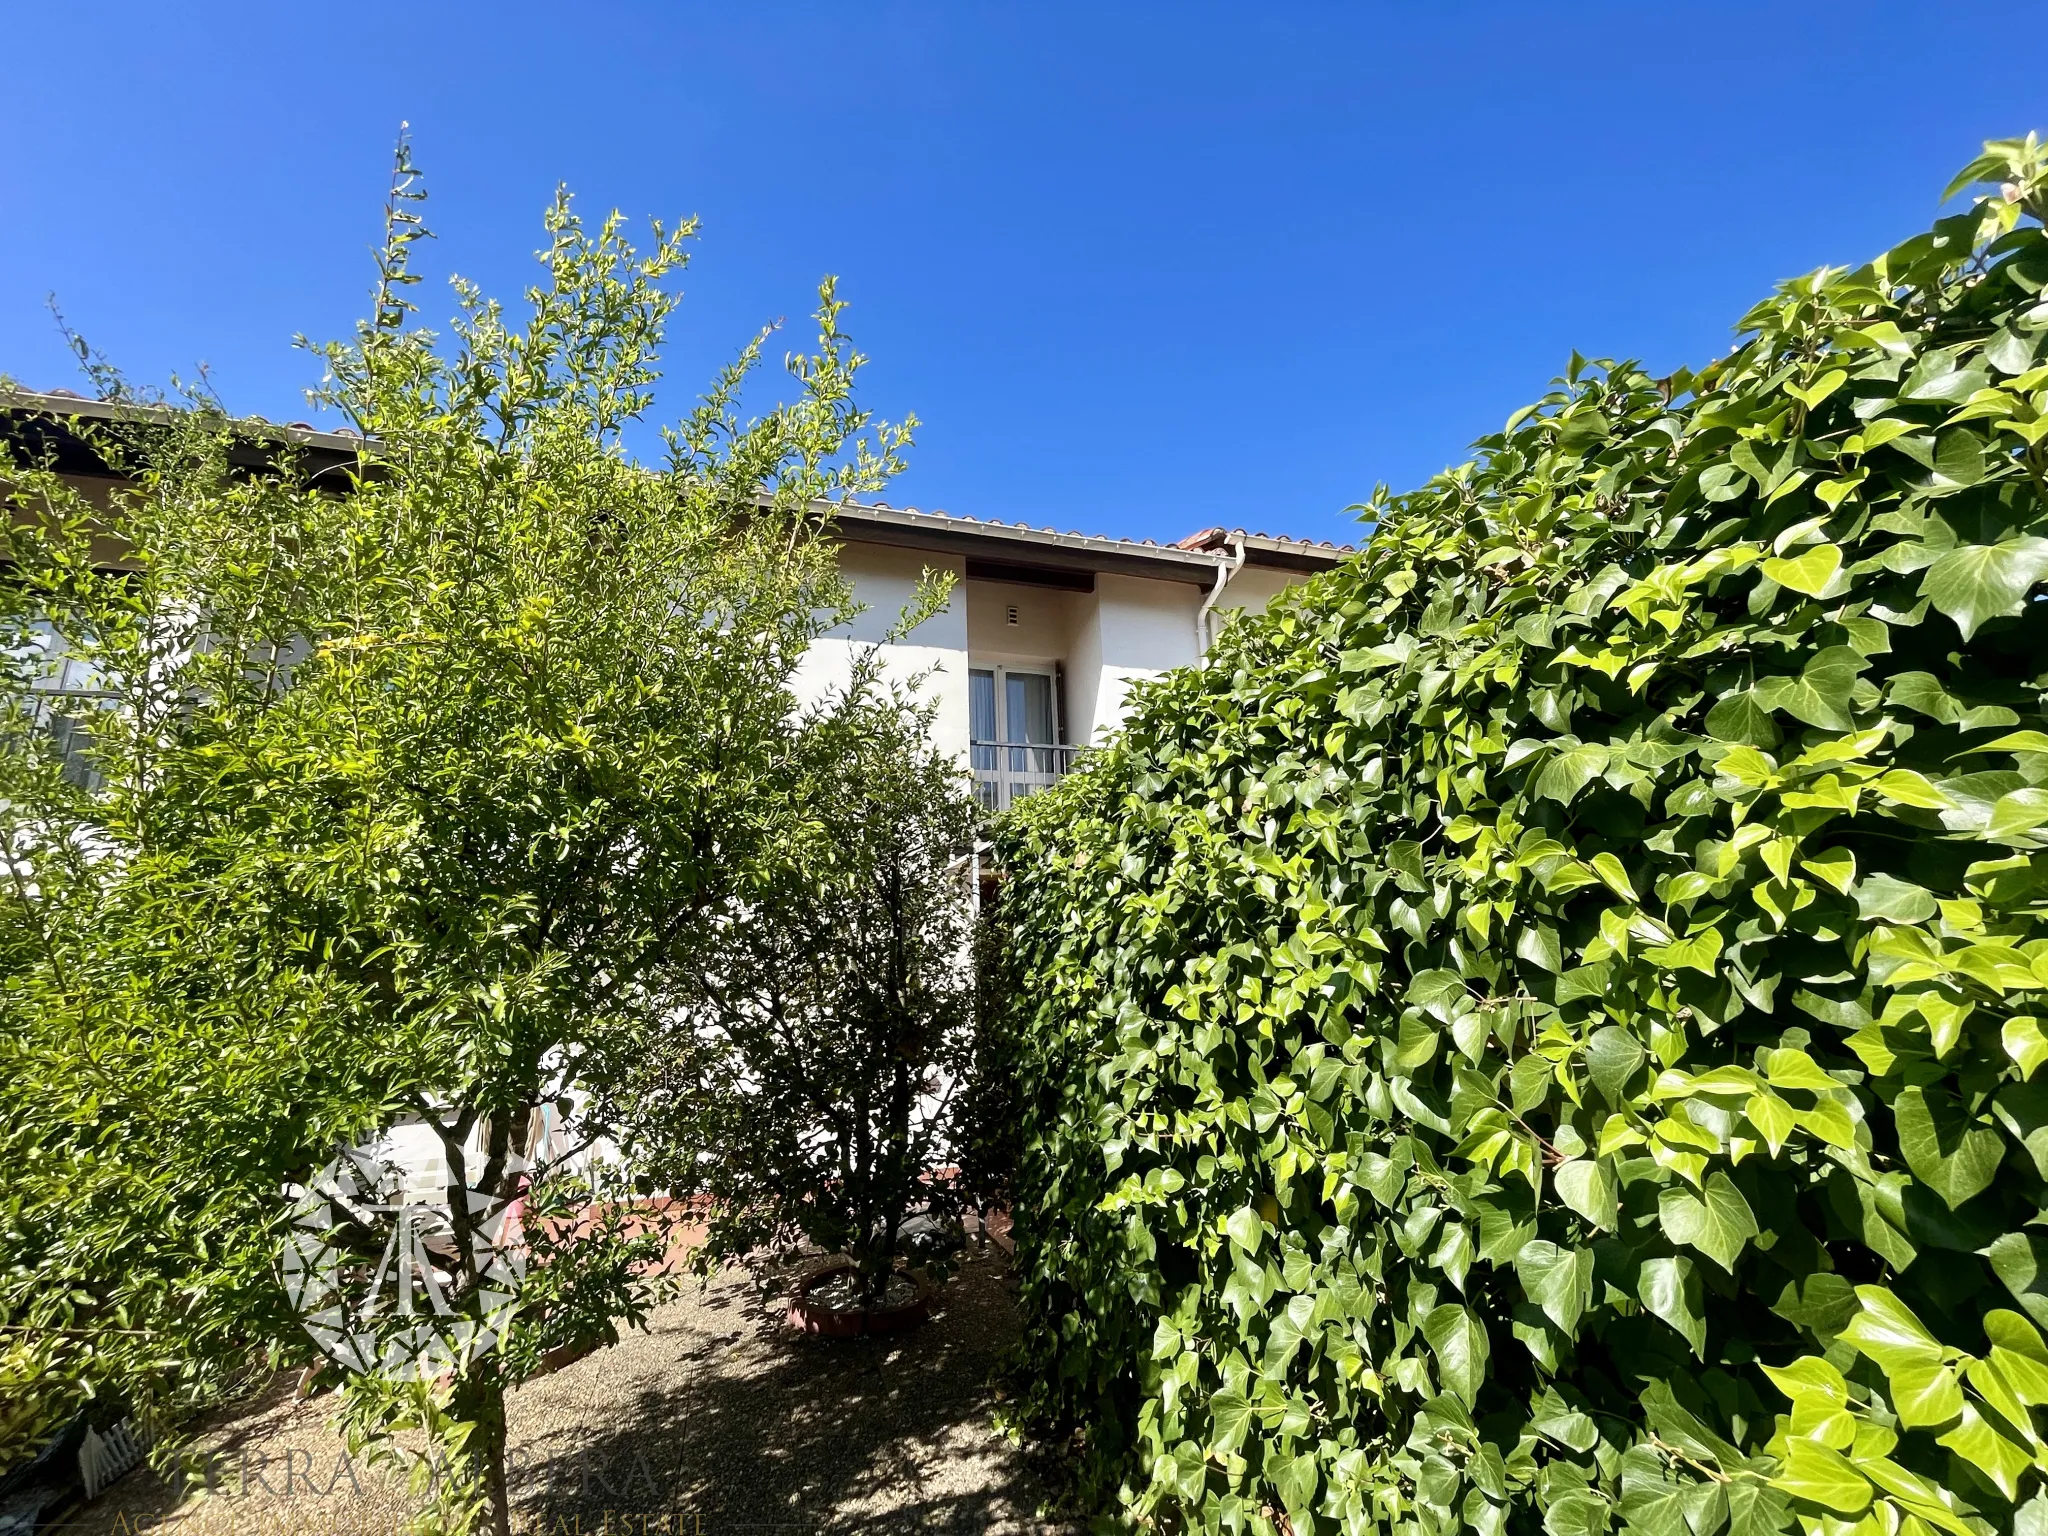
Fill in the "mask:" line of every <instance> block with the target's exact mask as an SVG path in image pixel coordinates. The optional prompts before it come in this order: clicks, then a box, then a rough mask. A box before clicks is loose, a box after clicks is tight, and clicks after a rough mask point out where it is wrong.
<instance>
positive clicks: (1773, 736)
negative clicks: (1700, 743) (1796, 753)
mask: <svg viewBox="0 0 2048 1536" xmlns="http://www.w3.org/2000/svg"><path fill="white" fill-rule="evenodd" d="M1707 734H1708V735H1709V736H1711V737H1713V738H1714V739H1715V740H1716V741H1728V742H1734V743H1736V744H1737V745H1740V746H1749V747H1775V746H1776V745H1777V744H1778V743H1779V742H1780V741H1782V740H1783V739H1784V737H1783V735H1782V734H1781V733H1780V732H1779V730H1778V725H1777V722H1776V721H1775V720H1773V719H1772V718H1771V711H1770V710H1769V709H1767V708H1766V707H1765V706H1764V704H1763V701H1762V700H1760V699H1759V698H1758V697H1757V694H1756V690H1755V689H1753V688H1744V689H1742V690H1741V691H1739V692H1736V693H1731V694H1729V695H1728V696H1727V697H1725V698H1723V699H1721V700H1719V701H1717V702H1716V703H1715V705H1714V707H1713V708H1712V709H1710V710H1708V711H1707Z"/></svg>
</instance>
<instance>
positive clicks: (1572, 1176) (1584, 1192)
mask: <svg viewBox="0 0 2048 1536" xmlns="http://www.w3.org/2000/svg"><path fill="white" fill-rule="evenodd" d="M1533 1059H1535V1060H1541V1059H1542V1058H1541V1057H1536V1058H1533ZM1551 1177H1552V1180H1553V1181H1554V1182H1555V1184H1556V1186H1557V1197H1558V1199H1560V1200H1562V1201H1563V1202H1564V1203H1565V1204H1566V1205H1567V1206H1568V1207H1570V1208H1571V1209H1572V1210H1573V1211H1575V1212H1577V1213H1578V1214H1579V1215H1580V1216H1581V1217H1583V1218H1584V1219H1585V1220H1586V1222H1587V1223H1588V1224H1589V1225H1591V1226H1595V1227H1598V1228H1600V1229H1601V1230H1602V1231H1603V1232H1611V1231H1613V1230H1614V1223H1615V1218H1616V1215H1617V1212H1618V1206H1617V1203H1616V1196H1615V1189H1614V1175H1613V1174H1611V1173H1609V1172H1608V1171H1607V1170H1606V1169H1605V1168H1604V1167H1602V1166H1601V1165H1600V1164H1599V1163H1598V1162H1596V1161H1594V1160H1593V1159H1592V1158H1587V1157H1580V1158H1574V1159H1572V1160H1571V1161H1570V1162H1568V1163H1563V1164H1560V1165H1559V1167H1558V1169H1557V1172H1556V1173H1554V1174H1553V1175H1551Z"/></svg>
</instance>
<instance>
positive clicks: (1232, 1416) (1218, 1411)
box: [1209, 1387, 1253, 1455]
mask: <svg viewBox="0 0 2048 1536" xmlns="http://www.w3.org/2000/svg"><path fill="white" fill-rule="evenodd" d="M1252 1419H1253V1410H1252V1404H1251V1399H1250V1398H1248V1397H1246V1396H1245V1395H1244V1394H1243V1393H1242V1392H1237V1391H1233V1390H1231V1389H1230V1388H1228V1387H1225V1388H1224V1389H1223V1390H1222V1391H1220V1392H1217V1393H1215V1394H1214V1395H1212V1396H1211V1397H1210V1399H1209V1424H1210V1439H1209V1449H1210V1450H1211V1451H1212V1452H1216V1453H1218V1454H1221V1455H1229V1454H1230V1453H1231V1452H1232V1451H1235V1450H1236V1449H1237V1448H1238V1447H1239V1446H1241V1445H1243V1444H1244V1439H1245V1436H1246V1434H1248V1433H1249V1432H1250V1430H1251V1427H1252Z"/></svg>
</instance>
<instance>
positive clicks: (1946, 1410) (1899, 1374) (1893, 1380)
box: [1885, 1363, 1963, 1429]
mask: <svg viewBox="0 0 2048 1536" xmlns="http://www.w3.org/2000/svg"><path fill="white" fill-rule="evenodd" d="M1885 1380H1886V1381H1887V1382H1888V1383H1889V1384H1890V1386H1891V1389H1892V1390H1891V1398H1892V1412H1894V1413H1896V1414H1897V1415H1898V1416H1899V1422H1900V1423H1901V1424H1903V1425H1905V1426H1906V1428H1908V1429H1931V1428H1933V1427H1934V1426H1935V1425H1937V1424H1946V1423H1947V1422H1948V1421H1949V1420H1950V1419H1952V1418H1954V1417H1955V1416H1956V1415H1957V1414H1959V1413H1961V1412H1962V1411H1963V1389H1962V1387H1961V1386H1960V1385H1959V1384H1958V1383H1957V1381H1956V1375H1955V1372H1954V1371H1951V1370H1950V1369H1949V1368H1948V1367H1947V1366H1945V1365H1941V1364H1939V1363H1936V1364H1934V1365H1902V1366H1900V1367H1899V1368H1898V1369H1897V1370H1895V1371H1887V1372H1885Z"/></svg>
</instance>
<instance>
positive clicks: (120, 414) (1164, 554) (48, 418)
mask: <svg viewBox="0 0 2048 1536" xmlns="http://www.w3.org/2000/svg"><path fill="white" fill-rule="evenodd" d="M174 411H175V407H171V406H163V405H139V404H131V403H128V402H125V401H114V400H89V399H87V398H85V397H84V396H82V395H76V394H73V393H72V392H71V391H69V390H61V389H60V390H50V391H47V392H40V391H35V390H19V389H17V390H0V416H7V417H12V418H14V419H15V420H16V421H17V422H19V423H23V424H25V425H27V426H28V427H29V428H30V429H31V430H34V431H39V432H43V433H46V434H48V435H49V437H50V439H51V442H52V445H53V446H54V447H55V449H56V450H57V455H58V464H57V467H58V468H59V469H60V470H62V471H64V472H66V473H69V474H81V475H93V474H106V473H107V472H108V471H107V469H106V466H105V465H103V464H102V463H100V461H99V460H98V458H97V457H96V456H95V455H93V453H92V451H91V449H90V447H89V445H87V444H86V443H84V442H81V441H79V440H78V439H77V438H76V437H75V436H74V435H73V434H71V433H69V432H67V431H65V430H64V426H63V422H64V419H65V418H67V417H93V418H98V419H100V420H104V421H144V422H147V421H168V420H170V419H171V417H172V415H173V414H174ZM244 425H246V426H248V427H249V428H250V429H251V431H252V433H253V434H254V435H255V436H256V437H257V438H259V439H267V440H268V441H269V442H272V443H284V444H290V445H291V446H292V447H294V448H296V449H297V450H298V452H299V453H300V455H301V456H302V461H303V462H305V463H307V464H309V465H310V466H311V467H312V468H313V470H314V473H315V474H316V475H318V474H319V473H320V472H322V471H324V470H327V469H330V468H334V467H338V466H340V465H342V464H355V463H357V462H359V456H360V455H361V454H362V452H363V448H364V441H363V439H362V438H360V437H358V436H357V435H356V434H355V433H353V432H347V431H342V432H322V431H318V430H315V429H314V428H313V427H311V426H309V425H307V424H306V423H304V422H291V423H289V424H284V423H277V422H265V421H262V420H261V419H252V420H246V421H245V422H244ZM372 451H373V453H374V448H373V450H372ZM237 457H238V460H240V459H242V458H244V457H245V458H246V462H247V463H248V464H249V465H250V466H251V467H252V468H253V467H260V466H262V465H264V464H266V463H268V462H269V455H268V452H267V451H266V449H265V448H263V447H262V446H258V445H252V446H251V447H250V448H249V449H248V450H246V454H245V455H237ZM835 522H836V526H837V530H838V532H839V535H840V537H841V538H843V539H845V540H847V541H848V542H851V543H859V544H881V545H889V546H892V547H895V548H899V549H917V550H925V551H928V552H932V553H937V554H955V555H959V556H962V557H963V558H965V559H966V560H967V561H969V562H970V564H971V565H972V566H973V567H975V568H974V569H971V570H970V571H969V573H968V574H969V575H971V576H977V577H982V578H985V579H988V580H994V581H1020V582H1026V583H1030V582H1037V583H1041V584H1051V585H1065V584H1068V583H1069V582H1085V581H1086V579H1087V578H1089V577H1092V576H1093V575H1094V574H1096V573H1098V572H1104V573H1108V574H1111V575H1122V576H1149V577H1152V578H1153V579H1155V580H1166V581H1182V582H1189V583H1193V584H1195V585H1200V586H1207V585H1209V584H1211V583H1212V582H1213V581H1214V580H1215V579H1216V571H1217V569H1218V567H1219V566H1223V565H1226V564H1229V563H1231V562H1234V561H1240V560H1241V561H1242V563H1243V564H1245V565H1257V566H1268V567H1273V568H1277V569H1281V570H1289V571H1320V570H1325V569H1328V568H1329V567H1330V566H1333V565H1336V564H1337V563H1338V562H1339V561H1341V560H1343V559H1344V557H1345V556H1347V555H1349V554H1351V553H1353V550H1352V547H1351V546H1350V545H1348V544H1331V543H1328V542H1324V543H1312V542H1310V541H1309V540H1307V539H1287V538H1278V537H1275V536H1273V535H1271V534H1265V533H1246V532H1245V531H1244V530H1243V529H1241V528H1239V529H1225V528H1204V529H1203V530H1202V531H1201V532H1199V533H1193V534H1190V535H1188V537H1186V538H1184V539H1182V540H1181V541H1180V542H1179V543H1178V544H1156V543H1154V542H1153V541H1152V540H1150V539H1143V540H1136V539H1112V538H1104V537H1102V536H1100V535H1098V534H1086V533H1060V532H1058V531H1057V530H1055V529H1052V528H1033V527H1031V526H1029V525H1028V524H1025V523H1005V522H999V521H996V520H993V519H991V520H987V521H983V520H980V519H977V518H972V517H956V516H953V515H951V514H949V513H946V512H939V511H932V512H920V511H919V510H918V509H917V508H916V507H892V506H890V505H889V504H888V503H887V502H884V501H878V502H874V503H871V504H867V505H861V504H847V505H844V506H841V507H839V508H838V510H837V514H836V518H835Z"/></svg>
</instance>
